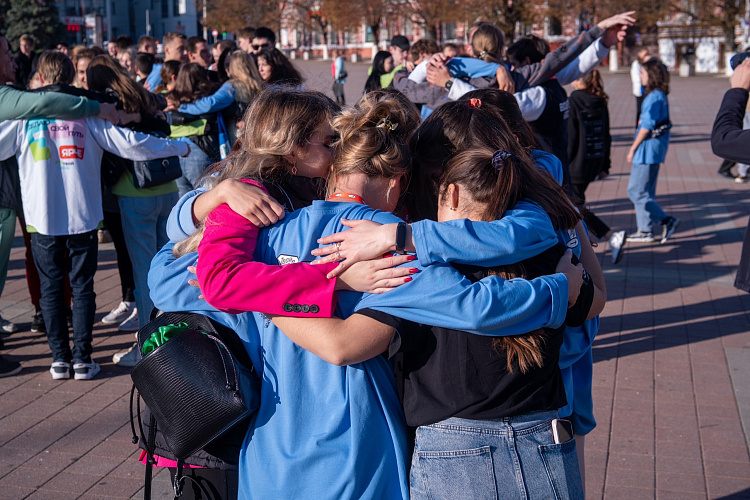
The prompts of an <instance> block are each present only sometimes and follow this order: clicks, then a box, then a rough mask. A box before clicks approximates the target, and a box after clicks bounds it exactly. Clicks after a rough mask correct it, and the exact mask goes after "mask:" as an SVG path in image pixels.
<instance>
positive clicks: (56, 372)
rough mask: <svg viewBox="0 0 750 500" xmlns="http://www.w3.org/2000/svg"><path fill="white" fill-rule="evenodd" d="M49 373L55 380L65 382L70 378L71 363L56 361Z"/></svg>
mask: <svg viewBox="0 0 750 500" xmlns="http://www.w3.org/2000/svg"><path fill="white" fill-rule="evenodd" d="M49 372H50V373H51V374H52V378H53V379H54V380H64V379H66V378H70V363H66V362H65V361H55V362H54V363H52V366H50V367H49Z"/></svg>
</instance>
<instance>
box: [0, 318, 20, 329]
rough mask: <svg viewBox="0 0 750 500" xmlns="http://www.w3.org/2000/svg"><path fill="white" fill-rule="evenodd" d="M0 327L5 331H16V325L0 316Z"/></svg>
mask: <svg viewBox="0 0 750 500" xmlns="http://www.w3.org/2000/svg"><path fill="white" fill-rule="evenodd" d="M0 329H2V330H3V331H4V332H5V333H16V332H17V331H18V327H17V326H16V325H14V324H13V323H11V322H10V321H8V320H7V319H5V318H3V317H2V316H0Z"/></svg>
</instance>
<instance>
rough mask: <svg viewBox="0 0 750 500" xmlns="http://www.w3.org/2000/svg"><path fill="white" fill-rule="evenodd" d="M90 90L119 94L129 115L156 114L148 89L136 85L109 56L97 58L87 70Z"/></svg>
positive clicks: (121, 103) (123, 107)
mask: <svg viewBox="0 0 750 500" xmlns="http://www.w3.org/2000/svg"><path fill="white" fill-rule="evenodd" d="M86 82H87V83H88V86H89V89H90V90H93V91H96V92H104V91H105V90H107V89H108V88H110V89H112V90H114V91H115V92H117V94H118V96H119V101H120V105H121V106H122V109H123V110H125V111H126V112H128V113H155V112H156V109H155V108H154V105H153V103H152V100H151V97H150V96H149V93H148V91H147V90H146V89H144V88H143V87H141V86H140V85H138V84H137V83H135V82H134V81H133V80H132V78H130V77H129V76H128V75H127V73H125V72H124V71H123V70H122V69H121V68H120V66H119V65H118V63H117V62H115V60H114V59H112V58H111V57H110V56H108V55H101V56H96V57H95V58H93V59H92V60H91V62H90V63H89V66H88V68H86Z"/></svg>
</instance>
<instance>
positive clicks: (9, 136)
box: [0, 13, 746, 472]
mask: <svg viewBox="0 0 750 500" xmlns="http://www.w3.org/2000/svg"><path fill="white" fill-rule="evenodd" d="M629 14H630V13H629ZM629 14H623V15H621V16H616V18H613V19H609V20H606V21H605V22H602V23H600V25H599V26H597V27H594V28H593V29H592V30H591V32H590V33H587V34H586V35H585V36H584V35H582V36H581V37H578V38H577V39H574V40H571V41H570V42H569V43H568V44H566V45H565V47H567V48H568V49H569V50H567V51H562V52H567V54H566V55H565V57H563V56H562V54H561V53H560V52H551V51H550V47H549V44H547V43H546V42H545V41H544V40H541V39H538V38H536V37H532V36H529V37H524V38H522V39H520V40H517V41H515V43H513V44H511V45H510V46H508V47H505V40H504V37H503V33H502V32H501V31H500V30H499V29H498V28H496V27H494V26H493V25H491V24H488V23H477V24H476V25H474V26H473V27H472V31H471V32H470V35H469V38H470V42H471V43H470V44H469V46H468V47H465V48H463V47H462V48H460V47H455V46H451V45H448V46H446V47H438V46H437V45H436V44H435V43H434V42H433V41H430V40H419V41H416V42H415V43H413V44H411V43H410V42H409V40H408V39H407V38H406V37H404V36H400V35H398V36H395V37H393V39H392V40H391V41H390V44H389V47H388V50H387V51H382V52H379V53H378V54H377V55H376V56H375V58H374V60H373V65H372V68H371V69H370V73H369V78H368V80H367V83H366V85H365V88H364V93H365V94H367V93H370V92H378V91H380V90H381V89H388V88H394V89H396V90H398V91H400V92H402V93H403V95H404V96H406V98H408V99H409V100H410V101H411V102H412V103H413V104H414V105H416V107H417V109H418V111H419V112H420V114H421V116H422V118H423V119H427V118H428V117H429V116H430V115H431V114H433V113H435V112H437V110H439V109H440V107H441V106H444V105H445V104H447V103H449V102H451V101H462V102H466V103H468V104H467V105H468V106H469V107H472V108H481V106H482V105H483V104H482V101H483V100H484V103H485V104H484V105H485V106H489V105H490V104H489V103H490V102H491V100H492V96H493V94H486V93H481V91H482V89H488V88H494V89H502V90H504V91H507V93H508V94H507V95H508V96H510V95H512V96H513V98H514V101H513V105H515V106H517V107H518V111H519V115H518V117H517V118H518V119H519V120H521V121H525V122H527V123H529V125H530V126H531V131H532V132H531V135H530V136H529V137H528V138H524V139H522V140H526V141H527V143H525V144H523V146H524V147H528V149H529V150H540V151H542V152H547V153H549V152H552V153H554V154H555V156H557V157H558V159H559V160H560V162H561V163H560V176H561V178H560V179H559V181H560V182H562V183H563V185H564V186H565V188H566V191H567V194H568V196H569V197H570V199H571V200H572V201H573V202H574V203H575V204H576V205H577V206H578V208H579V210H580V211H581V213H582V216H583V218H584V220H585V222H586V224H587V225H588V230H589V231H590V232H591V233H592V234H593V235H594V236H596V237H597V238H599V239H602V240H609V241H610V246H611V248H612V260H613V261H614V262H617V261H618V260H619V258H620V257H621V255H622V253H621V250H622V245H623V244H624V242H625V241H631V242H653V241H654V240H659V242H660V243H662V244H663V243H665V242H666V241H667V240H668V239H669V238H670V237H671V236H672V234H674V232H675V230H676V229H677V226H678V225H679V220H678V219H676V218H675V217H672V216H670V215H668V213H666V212H665V211H664V210H662V208H661V207H660V206H659V205H658V203H656V201H655V191H656V182H657V178H658V170H659V165H660V164H661V163H662V162H663V161H664V157H665V155H666V151H667V147H668V145H669V127H671V122H669V107H668V100H667V95H668V93H669V75H668V74H667V72H666V70H665V68H664V65H663V64H661V62H659V61H658V60H656V59H649V58H648V57H647V54H644V55H643V57H639V59H640V62H641V66H642V67H639V69H638V79H639V81H640V89H639V90H640V94H641V95H640V96H637V97H642V98H643V99H640V100H639V101H638V102H637V106H638V110H637V125H636V136H635V139H634V142H633V146H632V148H631V152H630V154H629V155H628V160H629V161H630V162H631V163H632V164H633V170H632V174H631V178H630V186H629V189H628V194H629V196H630V198H631V200H632V201H633V203H634V206H635V211H636V222H637V231H635V232H634V233H631V234H629V235H626V234H624V233H615V234H614V235H613V234H612V232H611V231H610V228H609V227H607V226H606V224H604V223H603V222H602V221H601V220H600V219H598V218H597V217H596V215H594V214H593V213H591V212H589V211H588V210H587V209H586V207H585V191H586V188H587V186H588V185H589V184H590V183H591V182H593V181H595V180H597V179H603V178H604V177H606V175H607V174H608V171H609V165H610V160H609V149H610V143H611V138H610V134H609V117H608V110H607V99H608V96H607V93H606V92H605V90H604V88H603V83H602V79H601V77H600V76H599V75H598V72H597V70H596V69H595V68H596V66H597V65H598V64H599V63H600V62H601V61H602V60H603V58H604V57H605V56H606V54H607V51H608V49H609V47H610V46H612V45H613V44H614V43H616V42H617V40H618V39H620V37H621V35H622V31H623V28H624V27H627V26H628V25H629V24H630V23H631V22H632V18H630V17H629ZM587 37H588V38H587ZM275 43H276V40H275V34H274V33H273V31H271V30H269V29H267V28H259V29H257V30H253V29H252V28H246V29H244V30H241V31H240V32H239V33H238V36H237V42H236V45H235V43H234V42H232V41H222V42H219V43H217V44H215V45H214V46H213V47H209V45H208V44H207V43H206V41H205V40H203V39H201V38H199V37H191V38H186V37H185V36H183V35H180V34H178V33H169V34H167V35H166V36H165V37H164V39H163V40H162V43H161V45H162V47H163V58H162V57H160V55H157V43H156V40H154V39H153V38H151V37H148V36H144V37H141V38H140V39H139V40H138V42H137V44H136V43H134V41H133V40H132V39H130V38H129V37H120V38H118V40H117V41H116V42H111V43H110V44H109V46H108V47H107V51H106V52H105V51H104V50H103V49H99V48H96V47H91V48H86V47H73V48H72V49H70V50H68V48H67V47H65V46H62V45H61V46H60V47H58V50H56V51H46V52H43V53H35V52H34V46H33V39H31V38H30V37H27V36H24V37H22V38H21V41H20V49H19V53H18V55H16V56H15V57H13V58H11V57H10V47H9V45H8V42H7V41H6V40H5V39H0V63H2V65H0V67H2V70H3V71H4V74H3V80H4V81H7V82H10V81H13V82H14V85H15V87H16V88H17V89H20V88H23V89H27V90H29V91H35V92H42V93H43V94H38V95H44V96H47V97H49V96H54V97H53V98H52V99H49V102H45V103H40V102H39V101H38V100H35V101H34V102H32V100H33V99H35V98H34V97H28V99H29V100H28V101H26V102H24V101H23V100H21V99H20V98H19V96H18V95H17V94H13V95H10V94H7V92H6V93H0V99H11V98H13V99H15V101H16V106H15V107H14V108H12V109H11V108H8V107H5V103H6V101H5V100H3V101H2V102H3V111H2V112H1V113H2V119H4V120H20V121H6V122H3V124H2V126H1V127H0V141H2V147H0V151H1V152H2V153H3V156H9V158H8V159H7V160H5V161H4V162H3V163H2V169H3V170H2V173H3V175H2V181H1V183H0V219H2V221H3V222H2V231H1V232H0V260H2V261H3V262H4V263H5V264H4V267H3V268H0V275H2V276H1V277H2V278H3V281H4V277H5V274H6V273H7V262H8V258H9V253H10V243H11V242H12V238H13V233H14V230H15V220H16V217H18V218H19V219H20V222H21V227H22V228H23V229H24V231H25V238H24V239H25V242H26V246H27V259H26V260H27V262H26V267H27V281H28V284H29V292H30V295H31V298H32V302H33V303H34V306H35V308H36V310H37V313H36V314H35V316H34V318H33V323H32V327H31V328H32V331H40V332H44V331H46V332H47V334H48V339H49V344H50V349H51V351H52V356H53V362H52V365H51V367H50V373H51V375H52V377H53V378H54V379H65V378H70V377H71V376H73V377H74V378H75V379H89V378H92V377H94V376H95V375H96V374H97V372H98V371H99V367H98V364H97V363H96V362H95V361H94V360H93V359H92V352H91V338H92V329H93V311H94V309H95V307H94V296H93V275H94V272H95V270H96V248H97V245H96V243H97V240H98V241H103V240H105V239H106V238H111V239H112V241H113V242H114V245H115V249H116V251H117V260H118V270H119V274H120V279H121V283H122V302H121V303H120V304H119V306H118V307H117V308H115V309H114V310H112V311H111V312H110V313H109V314H107V315H106V316H105V317H104V318H103V320H102V321H103V322H104V323H107V324H119V328H120V330H122V331H136V330H137V329H138V328H139V327H140V326H142V325H144V324H146V323H147V322H148V318H149V314H150V313H151V310H152V309H153V307H154V303H153V302H152V299H151V294H150V292H149V284H148V283H149V282H148V272H149V267H150V266H151V262H152V259H153V258H154V256H155V255H156V254H157V252H158V251H159V250H160V249H161V248H162V247H163V246H164V245H165V244H166V243H167V241H168V238H167V220H168V217H169V214H170V212H171V211H172V209H173V208H174V207H175V205H176V204H177V203H178V199H179V198H180V197H181V196H183V195H185V194H187V193H189V192H191V191H193V190H194V189H195V188H198V187H199V186H200V184H201V182H202V176H203V174H204V172H206V170H207V169H208V168H209V167H210V166H211V165H212V164H215V163H216V162H219V161H221V160H225V159H226V158H227V155H228V154H229V151H230V150H231V149H232V147H233V146H234V147H235V148H241V147H242V141H240V142H237V139H238V138H241V137H242V136H243V134H245V133H246V130H247V128H248V127H253V126H255V124H252V123H247V122H246V120H247V118H246V111H247V109H248V107H249V106H251V105H252V104H253V102H254V101H255V100H256V98H257V97H258V96H259V95H261V94H262V93H263V92H268V90H267V89H268V88H272V89H273V88H277V89H278V91H279V92H283V91H284V89H298V90H299V89H303V86H304V82H303V78H302V76H301V74H300V72H299V71H298V70H297V69H296V68H295V67H294V65H293V64H292V63H291V61H289V60H288V59H287V58H286V57H285V56H284V54H283V53H282V52H281V51H279V50H278V49H277V48H275ZM639 56H640V55H639ZM468 59H475V60H477V61H481V63H482V64H479V65H476V66H472V65H471V64H467V63H463V61H464V60H468ZM457 61H458V62H459V64H456V62H457ZM459 66H462V67H459ZM523 68H528V70H527V71H526V72H524V70H523ZM545 71H546V72H549V76H548V78H547V79H546V80H543V81H540V82H534V81H533V75H535V74H539V73H544V72H545ZM331 73H332V88H333V93H334V95H335V97H336V102H337V103H338V104H340V105H342V106H343V105H345V103H346V99H345V91H344V89H345V83H346V77H347V72H346V68H345V64H344V58H343V54H340V53H334V59H333V62H332V65H331ZM552 76H554V77H552ZM568 83H570V84H571V85H572V86H573V88H574V89H575V91H574V92H573V93H572V94H571V95H570V96H569V97H568V95H567V93H566V91H565V90H564V89H563V88H562V85H564V84H568ZM635 89H636V85H635V84H634V93H635ZM349 91H350V93H351V92H352V89H349ZM474 92H480V93H478V94H474ZM355 93H356V95H357V97H359V95H360V92H359V89H357V90H356V91H355ZM24 96H25V94H24ZM474 96H476V97H474ZM503 96H505V94H503ZM22 97H23V96H22ZM745 99H746V97H745ZM24 106H27V107H28V109H25V108H24ZM44 106H46V107H44ZM499 107H500V108H501V109H504V110H510V109H511V108H512V106H510V105H509V104H507V103H506V104H501V105H499ZM446 109H447V108H446ZM446 112H447V111H446ZM743 114H744V113H743ZM389 116H390V115H389ZM39 118H42V119H41V120H39ZM45 119H46V120H45ZM81 119H83V121H82V122H81V123H83V125H82V126H83V127H85V128H86V129H87V131H88V134H87V135H86V137H87V138H88V137H90V138H91V139H90V140H88V139H87V141H86V143H85V145H79V144H77V143H75V141H74V140H73V143H72V144H70V145H69V147H68V149H65V150H63V148H60V149H59V151H57V152H48V151H47V150H46V149H45V148H46V146H45V144H44V140H43V139H44V138H45V137H60V135H59V134H60V133H61V131H59V130H57V129H55V126H56V125H55V123H56V122H55V120H67V121H73V120H81ZM503 119H504V120H506V121H507V122H508V124H509V125H512V123H511V122H510V120H511V116H510V113H509V112H508V113H506V114H505V115H504V116H503ZM402 121H403V120H402ZM37 122H42V123H37ZM378 123H380V122H378ZM383 123H384V124H386V127H390V128H391V130H392V131H393V130H395V127H392V125H388V121H386V122H383ZM425 123H427V122H425ZM519 123H520V122H519ZM402 125H403V124H402ZM512 128H513V130H514V131H515V130H521V128H520V126H519V128H515V127H512ZM659 128H664V130H663V131H662V132H661V133H660V134H655V133H654V132H655V131H656V130H657V129H659ZM64 132H65V134H66V137H71V138H73V139H75V138H76V136H75V132H76V130H75V127H72V128H71V129H70V130H67V129H66V130H65V131H64ZM326 147H328V146H326ZM76 148H77V149H76ZM47 149H48V148H47ZM84 149H88V152H84ZM489 153H490V156H492V155H491V153H492V151H490V152H489ZM55 155H56V159H58V160H59V161H60V164H61V165H65V162H66V161H73V162H78V163H76V165H79V166H83V165H85V166H86V168H87V169H88V170H82V174H81V177H80V178H79V179H77V180H75V182H77V185H74V183H73V181H70V180H66V181H62V182H60V179H58V178H53V176H52V175H42V176H39V175H35V173H34V171H33V170H34V169H33V168H32V167H33V165H34V164H35V163H36V162H38V161H44V160H45V159H47V160H49V159H50V157H55ZM162 158H174V159H175V160H176V163H175V165H179V172H177V174H175V176H174V177H173V178H170V179H168V180H166V181H164V182H157V183H155V184H153V185H143V184H141V183H140V181H139V178H138V176H137V175H136V170H135V167H134V166H133V163H134V161H135V162H136V163H137V162H147V161H150V160H157V159H162ZM40 159H41V160H40ZM467 161H468V159H467ZM172 163H174V162H172ZM537 163H538V162H537ZM72 165H73V164H70V165H69V168H70V167H72ZM293 168H294V169H296V168H297V164H296V163H295V164H294V166H293ZM14 173H15V174H14ZM295 174H296V170H295ZM99 178H100V179H101V183H98V182H97V183H92V181H91V180H92V179H99ZM14 195H15V196H14ZM71 197H75V198H76V199H75V201H74V202H71V201H70V198H71ZM66 198H67V199H66ZM6 199H7V200H8V201H6ZM290 202H291V200H290ZM6 205H7V206H6ZM55 214H59V217H57V218H56V217H55V216H54V215H55ZM189 215H190V214H189ZM410 215H411V216H412V217H413V219H414V220H417V219H416V217H417V214H416V211H415V212H414V213H411V214H410ZM467 215H468V214H467ZM194 222H196V221H195V220H193V221H191V224H193V223H194ZM102 223H103V225H102ZM654 225H655V226H656V227H657V232H658V233H659V236H658V237H657V236H654V230H653V227H652V226H654ZM26 232H28V234H26ZM610 237H611V238H612V239H610ZM337 248H338V247H337ZM337 253H338V252H337ZM339 256H340V255H339ZM1 289H2V285H0V291H1ZM71 304H72V307H71ZM69 327H71V328H72V329H73V333H74V334H73V349H72V350H71V349H70V346H69V338H68V335H69V334H68V328H69ZM2 328H3V330H4V331H5V332H7V333H12V332H14V331H16V330H17V328H16V326H15V325H13V324H12V323H10V322H8V321H5V320H2ZM593 333H594V334H595V332H593ZM590 340H591V341H593V335H592V338H591V339H590ZM135 347H136V346H134V348H131V349H130V350H128V351H125V352H122V353H118V354H116V355H115V358H114V362H115V363H116V364H120V365H123V366H134V365H135V364H136V363H137V362H138V361H139V360H140V356H141V355H140V352H139V351H138V349H136V348H135ZM0 362H1V363H2V364H1V365H0V372H1V373H2V375H12V374H15V373H18V371H20V369H21V367H20V365H19V364H18V363H15V362H13V361H12V360H8V359H2V360H1V361H0ZM585 362H586V363H589V364H590V358H589V359H588V360H587V361H585ZM588 376H589V377H590V373H589V375H588ZM589 385H590V379H589ZM566 390H567V387H566ZM569 403H570V401H569ZM584 413H585V412H584ZM591 420H592V421H593V416H591ZM582 428H583V429H585V428H586V427H585V426H583V427H582ZM579 429H580V427H579ZM579 429H577V430H579ZM587 430H588V431H590V428H589V429H587ZM585 433H586V431H583V432H581V433H579V432H576V434H579V437H580V442H581V444H582V436H583V435H584V434H585ZM581 448H582V446H581ZM581 472H583V471H581Z"/></svg>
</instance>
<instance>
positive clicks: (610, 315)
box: [0, 61, 750, 500]
mask: <svg viewBox="0 0 750 500" xmlns="http://www.w3.org/2000/svg"><path fill="white" fill-rule="evenodd" d="M296 64H299V66H300V67H301V68H302V69H303V70H304V71H305V72H306V73H307V74H308V76H310V77H311V78H309V79H308V83H307V86H308V88H318V89H320V90H321V91H324V92H326V93H328V94H329V95H330V94H331V91H330V81H329V80H330V79H329V78H328V77H327V75H328V74H330V73H328V72H329V71H330V69H329V68H330V63H326V62H312V61H308V62H303V61H297V62H296ZM365 68H366V65H364V64H357V65H354V64H347V69H348V71H349V74H350V75H353V76H351V77H350V80H349V82H347V86H346V89H347V94H348V95H349V101H350V102H353V101H354V100H355V99H354V98H355V97H356V96H359V95H361V94H360V92H361V91H360V90H359V89H360V88H361V87H360V86H359V80H360V79H361V80H362V83H364V78H363V75H364V71H365ZM604 79H605V87H606V91H607V92H608V93H609V95H610V96H611V98H610V115H611V117H612V134H613V150H612V172H611V175H610V177H609V178H608V179H606V180H604V181H601V182H596V183H593V184H592V185H591V186H590V188H589V191H588V193H587V198H588V200H589V203H590V206H591V208H592V209H593V211H594V212H595V213H597V215H599V216H600V217H601V218H602V219H604V221H605V222H607V223H608V224H610V225H611V226H612V227H613V229H614V230H619V229H628V230H634V229H635V217H634V214H633V208H632V204H631V203H630V201H629V200H628V198H627V193H626V189H627V182H628V173H629V169H630V166H629V165H627V164H626V162H625V155H626V153H627V149H628V147H629V145H630V141H631V140H632V136H633V123H632V122H633V115H634V105H635V99H633V97H632V96H631V95H630V91H629V86H630V82H629V77H628V75H626V74H614V75H610V74H608V73H607V72H606V71H605V72H604ZM727 88H728V84H727V80H726V79H725V78H719V77H713V76H700V77H694V78H689V79H681V78H679V77H676V76H675V77H673V81H672V93H671V94H670V96H669V97H670V104H671V113H672V121H673V123H674V127H673V129H672V141H671V145H670V150H669V154H668V156H667V161H666V163H665V164H664V165H663V166H662V170H661V172H660V179H659V185H658V189H657V196H658V199H659V202H660V204H662V206H663V207H664V208H665V210H666V211H667V212H669V213H670V214H672V215H675V216H677V217H680V218H681V219H682V225H681V226H680V228H679V230H678V231H677V233H676V234H675V235H674V237H673V238H672V239H671V240H670V241H669V242H668V244H665V245H659V244H658V243H654V244H630V243H629V244H627V245H626V246H625V248H624V256H623V259H622V261H621V262H620V264H618V265H616V266H614V265H612V264H611V261H610V253H609V248H608V244H607V243H606V242H603V243H600V244H599V246H598V247H597V248H596V252H597V254H598V255H599V256H600V259H601V262H602V267H603V268H604V271H605V275H606V278H607V285H608V292H609V294H608V295H609V300H608V303H607V306H606V308H605V310H604V313H603V314H602V323H601V331H600V333H599V336H598V337H597V339H596V342H595V345H594V359H595V366H594V384H593V385H594V403H595V415H596V418H597V421H598V426H597V428H596V429H595V430H594V431H593V432H592V433H591V434H590V435H589V436H588V437H587V440H586V462H587V470H586V488H587V497H588V498H592V499H596V498H607V499H617V498H627V499H633V498H636V499H641V498H659V499H662V498H663V499H668V498H679V499H690V498H726V497H732V498H738V497H750V457H749V456H748V445H747V440H746V436H745V433H744V432H743V427H742V422H741V419H740V408H739V407H738V403H737V400H736V398H735V393H734V390H733V386H732V379H731V375H730V371H729V365H728V362H727V355H726V352H727V351H726V350H727V349H729V350H733V349H748V348H750V323H749V322H748V311H750V295H748V294H745V293H742V292H738V291H737V290H735V289H734V288H733V287H732V283H733V280H734V271H735V269H736V266H737V262H738V261H739V256H740V248H741V243H742V237H743V232H744V228H745V225H746V223H747V218H748V208H749V207H750V205H749V204H748V203H746V201H745V200H746V198H747V197H746V192H747V189H748V186H745V185H739V184H735V183H733V182H731V181H730V180H727V179H725V178H723V177H719V176H718V175H716V169H717V168H718V165H719V163H720V160H719V159H717V158H716V157H715V156H714V155H713V154H712V153H711V150H710V144H709V137H710V131H711V125H712V123H713V119H714V116H715V114H716V111H717V110H718V106H719V103H720V101H721V97H722V95H723V93H724V91H725V90H726V89H727ZM23 253H24V249H23V242H22V241H21V239H20V233H18V232H17V238H16V241H15V244H14V248H13V251H12V253H11V262H10V270H9V276H8V281H7V285H6V288H5V292H4V293H3V296H2V300H0V313H1V314H2V315H3V317H5V318H7V319H9V320H11V321H14V322H16V323H17V324H18V325H19V328H20V332H19V333H16V334H13V335H9V336H5V337H3V338H4V341H5V343H6V349H5V350H4V351H3V352H2V354H3V355H7V356H9V357H10V358H12V359H16V360H19V361H21V362H22V363H23V365H24V369H23V371H22V372H21V373H20V374H19V375H17V376H14V377H9V378H4V379H0V499H9V500H10V499H24V498H28V499H46V498H50V499H74V498H80V499H95V498H99V499H102V498H109V499H116V498H131V497H134V495H138V494H139V491H140V489H141V488H142V486H143V466H142V465H141V464H140V463H138V462H137V456H138V452H137V451H136V449H135V446H134V445H133V444H132V443H131V440H130V439H131V438H130V427H129V422H128V419H129V413H128V396H129V391H130V377H129V376H128V373H129V370H128V369H122V368H118V367H116V366H114V365H112V363H111V358H112V355H113V354H114V353H115V352H117V351H120V350H123V349H125V348H127V347H128V346H130V345H131V344H132V342H133V334H132V333H121V332H118V331H116V329H115V328H112V327H107V326H106V325H102V324H101V323H97V324H96V326H95V331H94V359H95V360H96V361H98V362H99V363H100V364H101V365H102V372H101V373H100V374H99V375H98V376H97V377H96V378H95V379H94V380H91V381H75V380H67V381H53V380H52V379H51V377H50V375H49V372H48V368H49V363H50V362H51V359H50V355H49V349H48V346H47V342H46V338H45V337H44V335H39V334H33V333H30V332H29V331H28V329H29V324H30V321H31V315H32V312H33V310H32V307H31V305H30V303H29V300H28V293H27V290H26V284H25V281H24V277H23V260H22V259H23ZM99 257H100V259H99V270H98V272H97V275H96V293H97V305H98V308H97V320H100V319H101V318H102V317H103V316H104V315H105V314H106V313H107V312H108V311H109V310H111V309H112V308H113V307H115V306H116V305H117V304H118V303H119V301H120V296H119V294H120V289H119V280H118V277H117V269H116V264H115V260H114V250H113V248H112V245H111V244H106V245H101V246H100V252H99ZM742 352H746V351H742ZM744 359H748V358H747V357H745V358H744ZM165 477H166V475H165V474H164V473H162V474H159V476H158V477H157V483H158V484H162V485H164V484H165ZM159 481H161V482H160V483H159ZM158 493H159V492H158V491H157V494H156V495H155V498H161V497H162V496H163V497H164V498H169V497H168V492H167V491H163V492H162V493H161V494H158Z"/></svg>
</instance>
